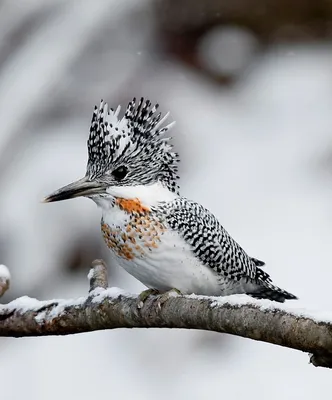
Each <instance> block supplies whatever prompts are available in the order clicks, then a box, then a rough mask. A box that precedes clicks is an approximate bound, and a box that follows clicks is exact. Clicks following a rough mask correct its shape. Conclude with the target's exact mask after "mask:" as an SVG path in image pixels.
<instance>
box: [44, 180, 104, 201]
mask: <svg viewBox="0 0 332 400" xmlns="http://www.w3.org/2000/svg"><path fill="white" fill-rule="evenodd" d="M105 189H106V185H103V184H102V183H99V182H91V181H88V180H87V178H86V177H84V178H82V179H79V180H78V181H76V182H73V183H70V184H69V185H67V186H64V187H62V188H61V189H59V190H57V191H56V192H54V193H52V194H50V195H49V196H47V197H45V199H43V203H51V202H53V201H61V200H68V199H73V198H74V197H80V196H91V195H93V194H100V193H105Z"/></svg>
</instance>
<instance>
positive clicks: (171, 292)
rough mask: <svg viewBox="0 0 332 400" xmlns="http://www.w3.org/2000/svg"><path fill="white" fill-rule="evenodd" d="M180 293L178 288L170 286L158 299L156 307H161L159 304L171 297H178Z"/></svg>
mask: <svg viewBox="0 0 332 400" xmlns="http://www.w3.org/2000/svg"><path fill="white" fill-rule="evenodd" d="M181 295H182V293H181V292H180V290H179V289H176V288H172V289H170V290H168V291H167V292H165V293H163V294H162V295H161V296H160V297H159V300H158V308H161V306H162V305H163V304H164V303H165V302H166V301H167V300H168V299H170V298H171V297H178V296H181Z"/></svg>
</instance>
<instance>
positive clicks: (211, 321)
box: [0, 260, 332, 368]
mask: <svg viewBox="0 0 332 400" xmlns="http://www.w3.org/2000/svg"><path fill="white" fill-rule="evenodd" d="M0 278H1V277H0ZM88 278H89V280H90V292H89V295H88V296H87V297H83V298H79V299H76V300H51V301H38V300H35V299H31V298H29V297H21V298H19V299H16V300H14V301H12V302H11V303H9V304H6V305H0V336H10V337H23V336H46V335H70V334H75V333H82V332H90V331H95V330H102V329H115V328H184V329H202V330H210V331H215V332H222V333H229V334H233V335H237V336H242V337H246V338H250V339H254V340H260V341H263V342H268V343H271V344H276V345H280V346H285V347H289V348H292V349H297V350H301V351H304V352H307V353H310V354H311V357H310V362H311V363H312V364H313V365H315V366H320V367H327V368H332V323H331V320H332V317H331V319H330V320H329V319H326V318H325V319H319V318H318V316H319V314H317V315H318V316H317V317H315V314H311V315H310V314H309V313H307V312H306V313H304V312H300V311H299V310H295V309H291V308H289V306H287V305H279V304H277V303H274V302H271V301H268V300H255V299H251V298H249V297H248V296H245V295H243V296H228V297H204V296H194V295H191V296H170V297H169V298H168V299H167V300H166V301H165V298H164V297H161V296H159V295H158V296H155V295H151V296H149V297H148V298H147V300H146V301H145V302H144V305H143V307H142V308H139V307H138V304H139V300H138V297H137V296H134V295H131V294H126V293H124V292H123V291H121V290H120V289H117V288H107V287H108V284H107V272H106V265H105V263H104V262H103V261H102V260H95V261H94V262H93V264H92V268H91V270H90V272H89V275H88Z"/></svg>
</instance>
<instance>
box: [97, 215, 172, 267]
mask: <svg viewBox="0 0 332 400" xmlns="http://www.w3.org/2000/svg"><path fill="white" fill-rule="evenodd" d="M165 229H166V228H165V226H164V225H163V224H162V223H161V222H160V221H159V220H158V219H157V218H155V217H153V216H152V215H151V214H143V215H140V216H137V214H136V215H134V214H132V215H131V217H130V219H129V221H128V222H127V223H126V225H125V226H123V227H122V228H120V227H118V226H117V227H115V226H113V227H111V226H109V225H108V224H106V223H104V222H102V225H101V230H102V233H103V237H104V240H105V242H106V244H107V246H108V248H109V249H111V250H112V251H114V253H115V254H116V255H118V256H119V257H121V258H124V259H126V260H133V259H134V258H135V257H144V256H145V255H146V254H147V253H148V252H150V251H153V249H157V248H158V245H159V243H160V242H161V236H162V234H163V233H164V232H165Z"/></svg>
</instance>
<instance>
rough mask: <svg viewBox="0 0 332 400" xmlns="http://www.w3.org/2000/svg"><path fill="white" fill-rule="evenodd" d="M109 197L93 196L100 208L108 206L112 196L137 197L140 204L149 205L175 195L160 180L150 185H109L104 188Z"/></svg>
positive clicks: (168, 199)
mask: <svg viewBox="0 0 332 400" xmlns="http://www.w3.org/2000/svg"><path fill="white" fill-rule="evenodd" d="M106 192H107V194H109V195H110V198H107V197H99V198H93V200H94V201H95V202H96V203H97V205H98V206H100V207H102V208H109V207H110V200H111V199H112V198H114V197H118V198H122V199H136V198H137V199H139V200H140V202H141V204H142V205H145V206H148V207H151V206H155V205H157V204H158V203H159V202H162V201H172V200H174V199H175V198H176V197H177V195H176V194H175V193H172V192H170V191H169V190H168V189H167V188H166V187H165V186H163V185H162V184H161V183H160V182H157V183H154V184H152V185H136V186H111V187H109V188H107V190H106Z"/></svg>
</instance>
